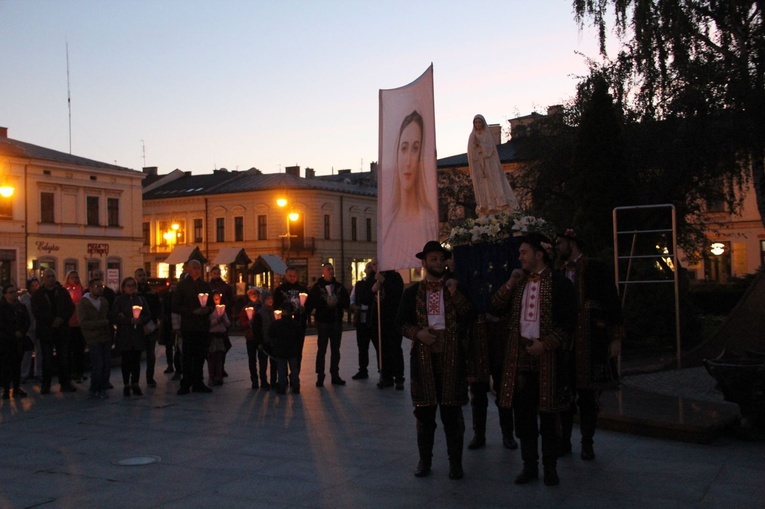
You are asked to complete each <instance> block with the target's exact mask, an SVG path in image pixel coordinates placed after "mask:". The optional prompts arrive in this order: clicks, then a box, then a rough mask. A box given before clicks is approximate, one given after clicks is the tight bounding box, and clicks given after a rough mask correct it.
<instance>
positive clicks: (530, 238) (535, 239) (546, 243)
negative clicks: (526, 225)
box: [520, 232, 553, 257]
mask: <svg viewBox="0 0 765 509" xmlns="http://www.w3.org/2000/svg"><path fill="white" fill-rule="evenodd" d="M520 242H521V244H523V243H526V244H529V245H531V246H533V247H534V249H536V250H537V251H544V252H545V253H547V255H548V256H550V257H551V256H552V251H553V248H552V241H551V240H550V239H549V238H548V237H547V236H546V235H544V234H542V233H539V232H528V233H527V234H526V235H524V236H523V237H521V238H520Z"/></svg>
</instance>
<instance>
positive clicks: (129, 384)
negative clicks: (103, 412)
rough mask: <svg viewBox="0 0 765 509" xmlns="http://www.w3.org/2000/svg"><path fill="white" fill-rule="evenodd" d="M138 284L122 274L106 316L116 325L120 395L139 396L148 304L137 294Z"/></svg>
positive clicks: (148, 316) (140, 394)
mask: <svg viewBox="0 0 765 509" xmlns="http://www.w3.org/2000/svg"><path fill="white" fill-rule="evenodd" d="M137 292H138V283H137V282H136V280H135V278H133V277H130V276H128V277H126V278H125V279H123V280H122V284H121V285H120V293H119V295H117V297H116V298H115V299H114V307H113V308H112V309H111V310H110V311H109V318H110V319H111V321H112V322H113V323H114V324H116V325H117V335H116V337H115V345H116V349H117V351H118V352H120V354H121V355H122V363H121V364H122V383H123V384H124V388H123V389H122V395H123V396H125V397H129V396H130V391H131V390H132V391H133V394H134V395H136V396H143V392H142V391H141V387H140V386H139V385H138V380H139V378H140V376H141V354H142V353H143V351H144V350H145V349H146V335H145V334H144V332H143V326H144V325H145V324H146V323H147V322H148V321H149V320H151V312H150V311H149V303H148V302H146V299H144V298H143V297H141V296H140V295H138V293H137Z"/></svg>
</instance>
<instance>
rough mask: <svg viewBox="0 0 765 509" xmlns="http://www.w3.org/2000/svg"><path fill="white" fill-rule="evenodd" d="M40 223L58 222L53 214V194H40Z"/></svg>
mask: <svg viewBox="0 0 765 509" xmlns="http://www.w3.org/2000/svg"><path fill="white" fill-rule="evenodd" d="M40 222H41V223H55V222H56V221H55V216H54V214H53V193H40Z"/></svg>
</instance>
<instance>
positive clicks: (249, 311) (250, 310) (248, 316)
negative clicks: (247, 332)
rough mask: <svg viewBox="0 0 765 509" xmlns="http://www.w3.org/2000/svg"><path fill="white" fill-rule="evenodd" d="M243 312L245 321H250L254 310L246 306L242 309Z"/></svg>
mask: <svg viewBox="0 0 765 509" xmlns="http://www.w3.org/2000/svg"><path fill="white" fill-rule="evenodd" d="M244 312H245V313H247V319H248V320H252V317H253V315H254V314H255V308H254V307H252V306H247V307H246V308H244Z"/></svg>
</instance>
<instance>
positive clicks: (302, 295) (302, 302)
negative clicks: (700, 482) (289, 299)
mask: <svg viewBox="0 0 765 509" xmlns="http://www.w3.org/2000/svg"><path fill="white" fill-rule="evenodd" d="M298 296H299V297H300V305H301V306H305V301H306V300H307V299H308V294H307V293H305V292H300V293H299V294H298Z"/></svg>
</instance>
